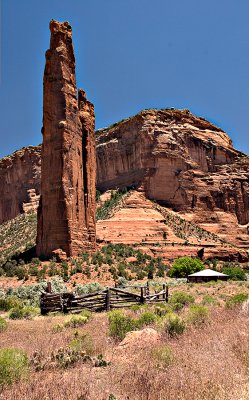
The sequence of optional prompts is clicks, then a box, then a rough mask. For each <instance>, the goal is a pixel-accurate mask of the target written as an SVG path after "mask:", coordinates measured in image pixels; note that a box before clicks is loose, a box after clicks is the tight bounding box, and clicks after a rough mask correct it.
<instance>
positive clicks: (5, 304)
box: [0, 296, 23, 311]
mask: <svg viewBox="0 0 249 400" xmlns="http://www.w3.org/2000/svg"><path fill="white" fill-rule="evenodd" d="M22 305H23V304H22V302H21V301H20V300H19V299H18V298H17V297H14V296H5V297H0V310H1V311H9V310H10V309H11V308H13V307H19V306H22Z"/></svg>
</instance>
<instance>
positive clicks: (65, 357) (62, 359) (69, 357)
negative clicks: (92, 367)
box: [51, 347, 90, 369]
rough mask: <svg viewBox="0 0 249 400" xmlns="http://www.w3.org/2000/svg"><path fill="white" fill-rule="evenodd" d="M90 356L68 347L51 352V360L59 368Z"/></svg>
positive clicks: (87, 358)
mask: <svg viewBox="0 0 249 400" xmlns="http://www.w3.org/2000/svg"><path fill="white" fill-rule="evenodd" d="M89 359H90V357H89V356H88V355H86V354H84V353H82V352H80V351H77V350H75V349H71V348H70V347H68V348H63V347H61V348H59V349H58V350H56V351H54V352H52V354H51V361H52V362H53V363H55V364H56V366H57V367H59V368H64V369H66V368H69V367H72V366H74V365H75V364H76V363H77V362H80V361H82V362H86V361H87V360H89Z"/></svg>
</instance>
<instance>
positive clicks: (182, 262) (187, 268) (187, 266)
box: [168, 257, 204, 278]
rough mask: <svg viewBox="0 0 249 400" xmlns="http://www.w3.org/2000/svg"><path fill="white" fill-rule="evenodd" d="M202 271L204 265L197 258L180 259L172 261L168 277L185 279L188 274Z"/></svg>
mask: <svg viewBox="0 0 249 400" xmlns="http://www.w3.org/2000/svg"><path fill="white" fill-rule="evenodd" d="M203 269H204V264H203V263H202V261H201V260H199V259H198V258H191V257H180V258H178V259H177V260H175V261H174V263H173V265H172V268H171V269H170V271H169V272H168V275H169V276H170V277H171V278H187V276H188V275H189V274H193V273H195V272H198V271H201V270H203Z"/></svg>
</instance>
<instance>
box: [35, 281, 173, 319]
mask: <svg viewBox="0 0 249 400" xmlns="http://www.w3.org/2000/svg"><path fill="white" fill-rule="evenodd" d="M168 296H169V290H168V286H166V285H163V288H162V290H161V291H160V292H158V293H153V294H150V293H149V287H148V286H143V287H141V288H140V293H133V292H128V291H127V290H124V289H120V288H114V287H111V288H106V289H105V290H102V291H97V292H93V293H88V294H82V295H80V296H76V295H75V294H74V293H48V291H47V292H44V293H42V295H41V298H40V308H41V314H42V315H45V314H47V313H49V312H53V311H59V312H63V313H68V312H80V311H82V310H83V309H86V310H90V311H95V312H98V311H110V310H113V309H117V308H124V307H131V306H133V305H134V304H151V303H158V302H166V303H167V302H168Z"/></svg>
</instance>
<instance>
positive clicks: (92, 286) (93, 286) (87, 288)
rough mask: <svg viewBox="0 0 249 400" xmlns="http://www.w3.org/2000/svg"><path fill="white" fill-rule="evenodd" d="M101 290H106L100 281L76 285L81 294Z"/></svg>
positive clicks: (76, 289)
mask: <svg viewBox="0 0 249 400" xmlns="http://www.w3.org/2000/svg"><path fill="white" fill-rule="evenodd" d="M100 290H104V287H103V286H101V285H100V284H99V283H98V282H92V283H87V284H86V285H81V284H78V285H76V286H75V292H76V294H79V295H80V294H85V293H93V292H98V291H100Z"/></svg>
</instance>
